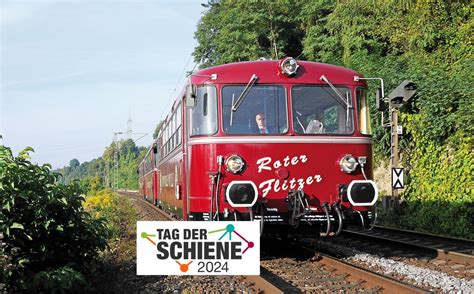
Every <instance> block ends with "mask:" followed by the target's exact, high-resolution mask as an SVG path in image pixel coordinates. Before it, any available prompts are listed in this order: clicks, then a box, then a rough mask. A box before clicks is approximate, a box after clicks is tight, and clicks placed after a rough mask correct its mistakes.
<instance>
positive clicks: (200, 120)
mask: <svg viewBox="0 0 474 294" xmlns="http://www.w3.org/2000/svg"><path fill="white" fill-rule="evenodd" d="M189 111H190V134H191V136H199V135H212V134H215V133H216V132H217V94H216V88H215V87H214V86H203V87H198V89H197V95H196V106H195V107H194V108H192V109H190V110H189Z"/></svg>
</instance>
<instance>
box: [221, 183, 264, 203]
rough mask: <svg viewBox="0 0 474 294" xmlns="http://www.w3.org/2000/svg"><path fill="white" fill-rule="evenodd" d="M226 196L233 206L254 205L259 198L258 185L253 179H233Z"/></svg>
mask: <svg viewBox="0 0 474 294" xmlns="http://www.w3.org/2000/svg"><path fill="white" fill-rule="evenodd" d="M225 196H226V199H227V202H229V204H230V205H231V206H233V207H252V206H254V204H255V202H257V198H258V194H257V186H255V184H254V182H252V181H232V182H231V183H230V184H229V186H228V187H227V189H226V195H225Z"/></svg>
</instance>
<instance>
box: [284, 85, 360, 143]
mask: <svg viewBox="0 0 474 294" xmlns="http://www.w3.org/2000/svg"><path fill="white" fill-rule="evenodd" d="M334 86H335V87H336V89H340V88H342V89H344V90H345V91H346V93H349V101H350V107H351V108H352V109H351V110H349V113H350V118H351V120H352V130H351V131H350V132H347V133H334V132H325V131H323V128H324V129H325V126H324V124H323V125H322V127H321V128H322V129H321V132H317V133H302V132H299V131H297V129H296V125H297V123H295V120H297V119H296V118H297V115H295V112H296V111H297V110H295V109H294V100H293V99H294V96H295V95H294V89H295V88H297V87H310V88H324V89H329V91H333V90H332V89H331V87H330V86H329V85H321V84H293V85H291V87H290V92H291V97H290V106H291V113H292V122H291V126H292V132H293V133H294V135H295V136H352V135H354V134H355V130H356V118H355V115H356V114H355V113H354V111H355V107H354V94H353V92H352V91H353V88H352V87H350V86H348V85H334ZM334 95H335V93H334ZM335 101H337V100H336V99H335ZM335 106H337V104H335V105H334V106H331V107H328V108H326V109H324V111H323V112H322V116H323V117H324V116H325V115H326V113H327V112H328V111H329V110H330V109H331V108H333V107H335ZM344 110H345V111H347V109H344ZM322 123H324V119H323V122H322ZM306 128H308V126H306Z"/></svg>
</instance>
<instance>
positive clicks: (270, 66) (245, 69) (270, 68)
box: [193, 60, 366, 86]
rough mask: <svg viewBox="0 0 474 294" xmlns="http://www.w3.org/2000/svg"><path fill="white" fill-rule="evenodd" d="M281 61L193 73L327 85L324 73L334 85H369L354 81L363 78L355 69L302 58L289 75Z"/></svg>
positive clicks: (198, 77)
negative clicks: (254, 75) (323, 78)
mask: <svg viewBox="0 0 474 294" xmlns="http://www.w3.org/2000/svg"><path fill="white" fill-rule="evenodd" d="M279 62H280V61H279V60H257V61H247V62H236V63H229V64H223V65H218V66H214V67H209V68H206V69H202V70H200V71H197V72H195V73H193V83H195V84H203V83H218V84H227V83H239V84H240V83H242V84H246V83H248V82H249V80H250V77H251V76H252V75H253V74H256V75H257V77H258V80H257V84H260V83H263V84H265V83H268V84H271V83H277V84H280V83H281V84H286V83H297V84H299V83H301V84H325V83H324V82H323V81H321V80H320V77H321V76H322V75H324V76H325V77H326V78H327V79H328V80H329V81H330V82H331V83H333V84H343V85H361V86H365V85H366V84H365V82H354V76H359V77H363V75H361V74H360V73H358V72H356V71H354V70H351V69H348V68H345V67H342V66H337V65H332V64H325V63H319V62H311V61H298V64H299V68H298V72H297V73H296V75H295V76H293V77H287V76H285V75H284V74H282V73H281V72H280V68H279ZM211 75H217V79H215V80H212V79H211Z"/></svg>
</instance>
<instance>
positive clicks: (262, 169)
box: [185, 58, 378, 236]
mask: <svg viewBox="0 0 474 294" xmlns="http://www.w3.org/2000/svg"><path fill="white" fill-rule="evenodd" d="M356 76H360V75H359V74H358V73H356V72H354V71H352V70H348V69H345V68H341V67H337V66H332V65H326V64H321V63H314V62H296V61H295V60H294V59H289V58H288V59H284V60H281V61H280V62H276V61H256V62H246V63H236V64H229V65H223V66H218V67H214V68H209V69H206V70H203V71H201V72H198V73H197V74H196V75H195V77H193V84H195V85H197V87H196V90H195V93H194V95H193V99H194V101H193V105H192V107H189V108H188V109H187V116H188V118H189V124H188V126H187V128H188V133H189V140H188V141H187V144H186V146H185V148H186V153H187V161H186V168H187V169H188V170H189V172H190V173H189V176H188V177H187V184H186V187H187V192H188V193H187V194H188V205H187V208H188V214H189V219H190V220H260V221H262V224H263V226H264V232H265V233H269V234H272V233H278V234H282V233H285V234H286V233H288V234H299V233H301V234H304V235H318V236H333V235H337V234H338V233H339V232H340V231H341V229H342V227H343V226H344V225H345V224H348V223H355V224H360V225H363V226H367V225H368V224H370V223H371V222H373V220H374V213H373V212H372V211H373V207H374V205H375V203H376V201H377V198H378V190H377V187H376V185H375V183H374V182H373V181H372V139H371V136H370V118H369V109H368V104H367V95H366V93H367V88H366V84H365V83H363V82H356V81H355V78H354V77H356ZM206 77H207V78H206Z"/></svg>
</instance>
